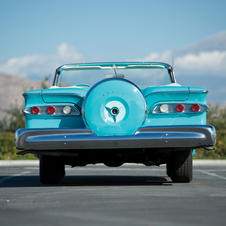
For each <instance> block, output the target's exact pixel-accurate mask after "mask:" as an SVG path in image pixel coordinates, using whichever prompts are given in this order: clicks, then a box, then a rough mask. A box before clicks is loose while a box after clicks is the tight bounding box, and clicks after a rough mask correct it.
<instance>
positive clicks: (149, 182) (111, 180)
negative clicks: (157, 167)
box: [0, 175, 173, 187]
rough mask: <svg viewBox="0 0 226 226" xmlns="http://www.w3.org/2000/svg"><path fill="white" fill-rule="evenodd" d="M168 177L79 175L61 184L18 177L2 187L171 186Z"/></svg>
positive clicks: (35, 178) (2, 184)
mask: <svg viewBox="0 0 226 226" xmlns="http://www.w3.org/2000/svg"><path fill="white" fill-rule="evenodd" d="M172 184H173V183H172V181H171V180H170V179H169V178H167V177H158V176H116V175H82V176H81V175H79V176H65V177H64V178H63V179H62V180H61V182H60V183H59V184H41V182H40V181H39V176H18V177H13V178H11V179H9V180H6V181H4V183H1V184H0V187H42V186H54V187H58V186H59V187H65V186H66V187H67V186H75V187H76V186H77V187H78V186H83V187H86V186H111V187H112V186H171V185H172Z"/></svg>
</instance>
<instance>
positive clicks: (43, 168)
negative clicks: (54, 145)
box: [39, 155, 65, 184]
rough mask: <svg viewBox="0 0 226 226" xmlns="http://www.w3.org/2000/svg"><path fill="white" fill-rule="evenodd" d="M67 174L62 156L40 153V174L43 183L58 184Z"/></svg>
mask: <svg viewBox="0 0 226 226" xmlns="http://www.w3.org/2000/svg"><path fill="white" fill-rule="evenodd" d="M64 175H65V166H64V164H63V163H62V162H61V159H60V157H55V156H47V155H40V156H39V176H40V182H41V183H42V184H58V183H59V182H60V180H61V179H62V178H63V177H64Z"/></svg>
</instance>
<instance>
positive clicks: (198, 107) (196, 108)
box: [191, 104, 200, 112]
mask: <svg viewBox="0 0 226 226" xmlns="http://www.w3.org/2000/svg"><path fill="white" fill-rule="evenodd" d="M191 109H192V111H195V112H197V111H199V110H200V106H199V105H198V104H193V105H192V107H191Z"/></svg>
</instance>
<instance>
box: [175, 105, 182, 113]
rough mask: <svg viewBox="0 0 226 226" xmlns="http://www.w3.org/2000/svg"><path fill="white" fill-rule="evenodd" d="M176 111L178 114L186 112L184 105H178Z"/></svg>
mask: <svg viewBox="0 0 226 226" xmlns="http://www.w3.org/2000/svg"><path fill="white" fill-rule="evenodd" d="M176 110H177V111H178V112H182V111H184V105H183V104H178V105H177V106H176Z"/></svg>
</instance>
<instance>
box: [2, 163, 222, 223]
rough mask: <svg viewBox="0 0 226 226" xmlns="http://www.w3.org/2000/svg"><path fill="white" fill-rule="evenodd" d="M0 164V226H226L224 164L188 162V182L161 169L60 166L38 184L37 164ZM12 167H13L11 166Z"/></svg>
mask: <svg viewBox="0 0 226 226" xmlns="http://www.w3.org/2000/svg"><path fill="white" fill-rule="evenodd" d="M4 164H5V165H3V164H2V161H0V225H1V226H6V225H7V226H10V225H17V226H20V225H21V226H22V225H23V226H27V225H29V226H30V225H32V226H33V225H34V226H36V225H42V226H44V225H54V226H57V225H92V226H93V225H94V226H96V225H98V226H99V225H147V226H163V225H167V226H177V225H180V226H181V225H185V226H187V225H199V226H202V225H203V226H204V225H205V226H212V225H218V226H219V225H220V226H221V225H222V226H223V225H226V223H225V222H226V163H225V161H209V162H208V161H199V162H198V161H197V160H196V161H194V170H193V172H194V178H193V181H192V182H191V183H172V181H171V180H170V178H169V177H167V176H166V173H165V166H164V165H163V166H160V167H156V166H152V167H146V166H142V165H135V164H128V165H124V166H122V167H118V168H109V167H105V166H103V165H96V166H86V167H76V168H69V167H67V168H66V176H65V177H64V178H63V180H62V181H61V183H60V184H58V185H51V186H50V185H42V184H41V183H40V182H39V176H38V172H39V169H38V162H37V161H32V162H30V163H28V162H27V163H26V164H25V163H24V164H22V162H20V163H18V164H16V162H14V163H13V162H12V161H9V163H8V165H7V164H6V162H5V163H4ZM15 164H16V165H15Z"/></svg>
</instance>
